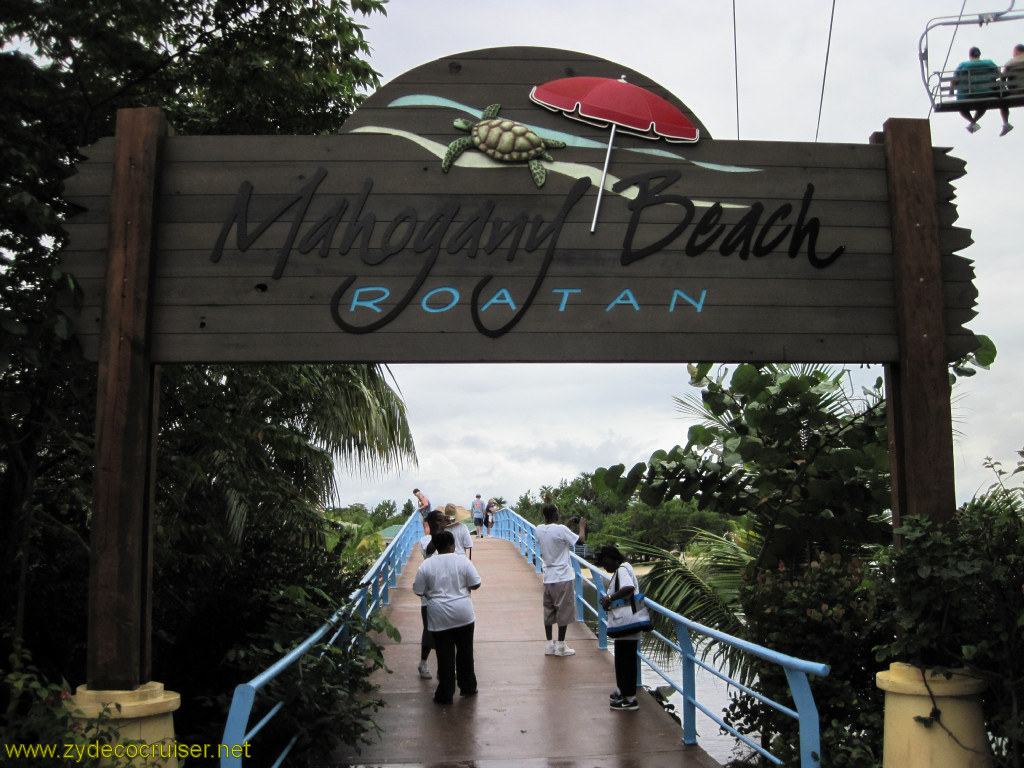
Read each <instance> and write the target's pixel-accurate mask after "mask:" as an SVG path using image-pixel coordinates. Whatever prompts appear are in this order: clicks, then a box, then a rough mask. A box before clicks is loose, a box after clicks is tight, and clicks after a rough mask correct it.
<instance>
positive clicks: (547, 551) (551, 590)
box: [537, 496, 587, 656]
mask: <svg viewBox="0 0 1024 768" xmlns="http://www.w3.org/2000/svg"><path fill="white" fill-rule="evenodd" d="M541 511H542V512H543V514H544V524H543V525H538V526H537V543H538V544H539V545H540V559H541V564H542V566H543V568H544V636H545V637H546V638H547V645H546V647H545V649H544V653H545V654H546V655H547V656H572V655H573V654H574V653H576V651H574V650H573V649H572V648H570V647H569V646H568V645H566V644H565V630H566V628H567V627H568V625H569V623H570V622H573V621H576V594H575V590H574V589H573V586H574V585H573V582H574V580H575V576H576V575H575V573H574V572H573V568H572V561H571V560H570V559H569V553H570V552H572V548H573V546H574V545H576V544H582V543H583V542H584V540H585V539H586V530H587V521H586V518H583V517H581V518H580V528H579V533H573V532H572V531H571V530H569V529H568V528H567V527H566V526H564V525H561V524H560V523H559V522H558V507H557V506H555V504H554V503H553V502H552V501H551V497H550V496H545V497H544V506H543V508H542V510H541ZM555 624H557V625H558V639H557V640H555V639H553V637H552V634H553V632H552V626H553V625H555Z"/></svg>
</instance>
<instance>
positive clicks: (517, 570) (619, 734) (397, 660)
mask: <svg viewBox="0 0 1024 768" xmlns="http://www.w3.org/2000/svg"><path fill="white" fill-rule="evenodd" d="M474 544H475V546H474V547H473V564H474V565H475V566H476V567H477V570H478V571H479V572H480V577H481V580H482V582H483V583H482V586H481V587H480V589H478V590H477V591H475V592H474V593H473V603H474V608H475V610H476V630H475V635H474V640H475V643H474V658H475V660H476V674H477V680H478V683H479V690H480V693H479V694H478V695H476V696H473V697H469V698H460V697H459V695H458V694H456V696H455V703H454V704H452V705H451V706H441V705H438V704H435V703H434V702H433V701H432V696H433V692H434V687H435V686H436V683H437V680H436V660H435V658H434V654H433V652H431V654H430V662H429V663H430V669H431V672H433V673H435V678H434V679H431V680H423V679H421V678H420V676H419V673H418V672H417V671H416V665H417V663H418V662H419V651H420V645H419V639H420V630H421V627H422V624H421V620H420V602H419V598H418V597H416V595H414V594H413V593H412V581H413V578H414V577H415V574H416V569H417V567H418V566H419V563H420V561H421V558H420V555H419V552H418V551H417V552H414V553H413V555H412V556H411V557H410V558H409V561H408V563H407V564H406V566H405V569H404V570H403V573H402V577H401V579H400V580H399V583H398V587H397V588H396V589H393V590H391V598H390V605H389V606H388V607H387V609H386V615H387V616H388V618H389V619H390V621H391V622H392V623H393V624H394V625H395V626H396V627H398V629H399V631H400V632H401V634H402V642H401V643H395V642H393V641H391V640H389V639H387V638H384V639H383V640H382V642H383V643H384V646H385V650H384V658H385V663H386V664H387V665H388V667H389V668H390V669H391V670H392V672H391V673H390V674H388V673H386V672H382V671H379V672H377V673H376V678H375V682H376V683H377V684H378V685H379V686H380V690H381V694H382V696H383V698H384V699H385V700H386V701H387V707H385V708H384V709H381V710H380V711H378V712H377V713H376V715H375V716H374V720H375V721H376V722H377V724H378V725H379V726H380V727H381V728H382V729H383V736H382V738H381V739H380V740H379V741H377V742H376V743H374V744H372V745H370V746H364V747H363V750H362V753H361V754H357V753H356V752H355V751H353V750H345V751H343V752H339V753H338V754H337V755H336V762H335V763H334V765H335V766H339V767H340V766H466V767H467V768H469V767H470V766H472V767H473V768H669V767H671V768H720V767H719V764H718V763H717V762H715V761H714V760H713V759H712V758H711V757H710V756H709V755H708V754H707V753H706V752H704V750H702V749H700V748H699V747H688V746H686V745H684V744H683V743H682V728H681V727H680V725H679V723H677V722H676V721H675V720H674V719H673V718H672V717H671V716H670V715H669V714H668V713H667V712H665V711H664V710H663V709H662V707H661V706H660V705H659V704H658V703H657V702H656V701H654V700H653V699H652V698H651V697H650V696H649V695H648V694H647V693H646V692H644V691H639V692H638V699H639V701H640V709H639V710H638V711H635V712H617V711H614V710H612V709H610V708H609V707H608V694H609V693H610V692H611V691H612V690H613V689H614V688H615V670H614V667H613V658H612V654H611V653H610V652H609V651H607V650H601V649H599V648H598V647H597V638H596V637H595V635H594V634H593V633H592V632H591V631H590V629H589V628H588V627H587V626H586V625H585V624H584V623H582V622H578V623H576V624H573V625H571V626H570V627H569V632H568V635H567V638H566V640H567V642H568V644H569V645H570V647H572V648H574V649H575V650H576V655H575V656H568V657H555V656H545V655H544V627H543V623H542V619H541V592H542V587H541V578H540V576H539V575H538V574H537V573H535V572H534V568H533V566H532V565H530V564H529V563H527V561H526V560H525V558H523V557H522V556H521V555H520V554H519V552H518V551H517V550H516V548H515V547H513V546H512V545H511V544H510V543H508V542H506V541H502V540H499V539H489V538H485V539H482V540H479V541H478V540H476V539H475V538H474Z"/></svg>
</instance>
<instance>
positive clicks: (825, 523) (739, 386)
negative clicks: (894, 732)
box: [598, 365, 892, 766]
mask: <svg viewBox="0 0 1024 768" xmlns="http://www.w3.org/2000/svg"><path fill="white" fill-rule="evenodd" d="M690 374H691V382H690V383H691V385H693V386H694V387H696V388H699V389H700V393H699V395H693V394H690V395H687V396H685V397H682V398H677V405H678V407H679V409H680V410H681V411H682V412H683V413H684V414H686V415H687V416H689V417H690V418H695V419H697V423H696V424H694V426H692V427H691V428H690V430H689V433H688V442H687V444H686V445H685V446H683V447H679V446H677V447H675V448H673V449H672V450H670V451H658V452H656V453H655V454H654V455H653V456H652V457H651V459H650V461H649V462H648V463H647V464H640V465H637V466H635V467H633V469H632V470H630V471H629V472H626V471H625V468H624V467H622V466H621V465H620V466H617V467H612V468H609V469H607V470H599V472H598V483H599V484H602V485H604V486H607V487H610V488H612V489H613V490H614V491H615V492H616V493H617V494H618V495H619V496H620V497H622V496H624V495H629V494H633V493H636V494H638V496H639V498H640V499H641V500H643V501H646V502H649V503H653V504H657V503H664V501H665V500H666V499H673V498H680V499H683V500H686V501H688V502H690V503H693V504H695V505H696V506H697V507H698V508H700V509H706V510H709V511H713V512H716V513H718V514H720V515H723V516H725V517H726V518H728V519H731V520H733V521H734V522H735V527H734V529H733V530H732V531H730V532H729V534H728V535H726V536H710V535H706V534H701V535H698V536H697V538H696V539H695V541H694V543H693V544H692V545H691V547H690V548H689V549H687V550H685V551H684V552H682V553H679V554H675V553H669V552H660V553H659V552H657V551H654V550H652V549H651V548H650V547H643V546H635V547H634V550H635V551H636V552H637V553H640V554H642V555H643V556H645V557H648V558H649V562H651V564H652V571H651V573H650V574H648V575H647V576H646V577H645V578H644V579H642V587H643V589H644V591H645V592H646V593H647V594H649V595H651V597H652V599H654V600H655V601H656V602H659V603H660V604H662V605H665V606H667V607H669V608H671V609H673V610H675V611H676V612H678V613H681V614H684V615H686V616H687V617H688V618H691V619H693V620H695V621H697V622H699V623H702V624H706V625H709V626H713V627H715V628H717V629H720V630H723V631H725V632H728V633H730V634H733V635H736V636H739V637H741V638H743V639H745V640H749V641H752V642H754V643H757V644H758V645H763V646H766V647H770V648H772V649H773V650H776V651H780V652H782V653H786V654H789V655H793V656H797V657H800V658H807V659H811V660H814V661H825V662H827V663H830V664H834V665H835V668H836V670H837V674H836V675H834V676H829V677H828V678H824V679H821V680H816V681H815V682H814V690H815V698H816V701H817V702H818V704H819V708H820V711H821V713H822V720H823V723H824V726H823V728H822V750H823V752H824V753H825V754H828V755H829V756H830V760H834V761H835V763H834V764H836V765H847V766H855V765H858V766H859V765H863V766H870V765H872V761H873V759H874V755H875V754H876V752H877V749H876V747H877V744H876V743H875V739H877V738H878V737H879V735H880V728H877V726H879V725H880V722H879V721H878V713H879V712H880V708H877V709H876V708H875V707H874V705H875V704H879V705H880V698H879V697H880V694H879V693H878V691H877V689H876V688H875V687H874V679H873V675H874V672H875V669H874V661H873V648H874V646H875V644H876V643H877V642H880V641H881V639H882V638H883V637H884V635H883V634H881V630H880V629H879V626H878V617H877V614H878V610H879V609H877V608H876V607H875V604H874V601H873V598H871V599H868V594H867V592H866V590H867V589H868V587H867V582H868V575H869V569H867V568H866V566H865V563H866V562H867V557H868V556H869V553H870V552H872V551H873V549H874V548H875V547H877V546H879V545H882V544H884V543H887V542H889V541H891V537H892V530H891V525H890V524H889V523H888V520H887V510H888V504H889V485H888V472H889V458H888V451H887V445H886V434H885V409H884V399H883V397H882V393H881V391H880V390H881V382H876V383H875V385H874V386H873V387H868V388H865V389H863V390H861V391H860V392H855V390H854V388H853V386H852V385H851V383H850V380H849V375H848V374H847V373H846V372H845V371H834V370H831V369H829V368H827V367H822V366H796V365H763V366H754V365H740V366H737V367H736V368H735V370H734V371H732V372H731V373H730V372H729V371H728V370H727V369H725V368H723V369H720V370H719V371H718V372H717V374H714V375H712V366H710V365H698V366H690ZM703 652H704V653H705V655H706V654H708V653H712V652H713V653H715V655H716V656H717V657H718V659H719V661H720V662H722V663H724V664H726V665H727V666H728V667H729V669H730V671H731V672H733V673H734V674H738V675H739V676H740V677H741V678H742V679H745V680H748V681H749V680H753V679H755V678H756V679H757V681H758V684H757V687H758V690H759V691H761V692H762V693H764V694H765V695H767V696H768V697H769V698H772V699H774V700H776V701H786V700H788V696H789V692H788V682H787V681H786V680H785V678H784V676H781V673H780V671H779V670H778V669H777V668H775V667H774V666H773V665H768V664H764V663H761V662H759V661H758V660H757V659H755V658H752V657H750V656H742V655H739V654H735V653H730V652H728V651H726V650H724V649H722V648H719V647H716V646H713V645H705V646H704V648H703ZM861 708H863V710H864V712H863V714H859V715H857V716H855V717H851V715H850V712H852V711H858V712H860V711H861ZM728 719H729V720H731V722H732V724H733V726H734V727H736V728H737V729H738V730H740V731H741V732H745V733H758V734H760V736H761V738H762V740H763V741H764V743H765V744H766V745H770V748H771V749H772V751H773V752H775V753H776V754H778V755H780V756H782V755H785V756H787V757H791V756H792V752H793V750H795V749H796V748H797V747H796V744H797V739H796V733H795V730H794V728H795V726H794V723H793V722H792V721H790V720H789V719H788V718H779V717H776V716H775V715H774V714H773V710H771V709H769V708H767V707H763V706H762V705H760V704H759V703H758V702H756V701H752V700H748V699H746V698H745V697H737V698H736V700H735V701H734V703H733V705H732V707H731V708H730V711H729V713H728ZM859 735H863V736H864V739H861V738H859ZM784 759H786V758H784Z"/></svg>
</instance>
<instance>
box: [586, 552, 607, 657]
mask: <svg viewBox="0 0 1024 768" xmlns="http://www.w3.org/2000/svg"><path fill="white" fill-rule="evenodd" d="M590 576H591V579H592V580H593V582H594V589H595V590H596V591H597V647H598V648H601V649H602V650H604V649H607V648H608V612H607V611H605V609H604V606H602V605H601V598H602V597H604V595H605V589H604V579H602V578H601V577H600V576H599V575H598V574H596V573H594V571H593V569H591V571H590Z"/></svg>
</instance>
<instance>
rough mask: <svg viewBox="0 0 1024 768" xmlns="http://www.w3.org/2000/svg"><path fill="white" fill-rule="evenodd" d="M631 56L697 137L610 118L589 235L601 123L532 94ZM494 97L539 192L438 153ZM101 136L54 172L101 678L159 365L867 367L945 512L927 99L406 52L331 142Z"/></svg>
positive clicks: (130, 625)
mask: <svg viewBox="0 0 1024 768" xmlns="http://www.w3.org/2000/svg"><path fill="white" fill-rule="evenodd" d="M623 75H625V77H626V80H627V81H628V82H629V83H632V84H635V85H638V86H641V87H643V88H645V89H647V90H649V91H651V92H653V93H654V94H656V95H658V96H660V97H662V98H663V99H665V100H667V101H668V102H669V103H670V104H671V105H673V106H674V107H675V108H676V109H678V110H679V111H680V112H681V113H682V114H683V115H685V116H686V117H687V118H688V119H689V121H690V122H691V123H692V125H693V126H694V127H695V128H696V130H697V133H698V134H699V136H698V141H696V142H695V143H686V144H673V143H666V142H663V141H660V140H659V141H648V140H646V139H643V138H638V137H635V136H633V135H623V134H617V135H616V138H615V140H614V154H613V155H610V156H609V157H610V160H611V163H610V167H609V169H608V173H609V176H608V179H607V180H606V183H605V185H604V187H603V195H604V200H603V202H602V204H601V209H600V217H599V219H598V220H597V221H596V224H595V225H594V227H593V230H594V231H591V228H592V227H591V217H592V214H593V210H594V202H595V198H596V195H597V184H599V183H600V181H601V176H600V170H601V168H602V164H603V163H604V161H605V158H606V152H607V149H606V145H607V143H608V141H609V130H608V128H607V127H601V126H597V125H591V124H589V123H582V122H578V121H574V120H568V119H566V116H565V115H564V114H562V113H560V112H558V111H551V110H549V109H546V108H544V107H543V106H542V105H539V104H537V103H535V102H534V101H531V99H530V93H531V90H532V89H533V87H534V86H537V85H540V84H541V83H544V82H547V81H551V80H556V79H560V78H566V77H583V76H586V77H600V78H609V79H618V78H620V76H623ZM492 105H498V106H497V107H492ZM489 107H492V108H491V109H490V110H488V108H489ZM485 110H486V115H485ZM493 112H496V113H497V115H498V117H499V118H501V119H505V120H508V121H513V122H515V123H518V124H522V125H523V126H524V128H523V130H528V131H531V132H532V133H531V135H530V136H531V137H530V138H529V139H528V140H529V141H534V142H536V141H543V142H546V144H547V145H548V146H546V147H545V148H546V149H547V154H548V157H547V159H544V158H538V159H539V160H540V161H541V163H542V165H543V167H544V169H545V174H546V178H544V181H543V185H541V186H538V183H537V180H536V179H535V177H534V174H533V173H532V172H531V169H530V168H529V167H528V165H527V163H526V162H525V161H508V159H507V158H504V157H501V158H499V159H497V160H495V159H493V158H492V157H490V156H488V155H486V154H485V153H484V152H482V151H479V149H478V148H476V147H475V146H474V147H471V148H469V149H466V150H465V151H463V152H462V153H461V154H460V155H459V156H458V158H457V159H456V160H455V162H454V163H453V164H452V165H451V167H449V168H447V169H443V168H442V160H443V158H444V156H445V153H446V152H447V150H448V148H449V146H450V145H451V144H452V143H453V142H455V141H456V140H458V139H460V138H464V137H466V136H467V135H468V134H467V133H466V132H465V128H466V125H465V124H460V125H457V124H456V121H457V120H465V121H468V123H470V124H472V123H476V122H479V121H480V120H482V119H484V118H485V117H486V116H488V115H491V113H493ZM117 130H118V133H117V136H116V137H114V138H111V139H105V140H102V141H100V142H98V143H97V144H96V145H94V146H93V147H89V148H86V149H84V150H83V154H84V155H85V156H86V157H87V160H86V161H85V162H83V163H82V164H81V165H80V166H79V173H78V175H77V176H75V177H73V178H72V179H70V180H69V183H68V196H69V197H70V199H72V200H73V201H74V202H76V203H78V204H79V205H80V206H81V207H82V208H83V213H81V214H80V215H78V216H76V217H75V218H74V219H72V220H71V221H70V222H69V224H68V227H67V228H68V231H69V235H70V238H69V243H68V246H67V248H66V249H65V251H64V254H63V267H64V269H65V270H67V271H69V272H71V273H73V274H74V275H75V276H76V278H77V280H78V283H79V284H80V285H81V286H82V288H83V292H84V301H83V302H82V303H81V304H80V305H77V306H75V305H72V303H71V302H70V300H69V301H68V303H67V306H68V311H69V314H71V315H72V318H73V322H74V326H75V332H76V334H77V337H78V338H79V339H80V341H81V344H82V347H83V349H84V351H85V353H86V355H88V356H89V357H92V358H95V359H98V360H99V366H100V404H99V415H98V422H97V462H96V463H97V491H96V511H95V529H96V531H97V532H98V534H97V535H96V536H94V560H93V570H92V586H91V589H90V595H91V597H90V635H89V638H90V661H89V665H90V666H89V684H90V686H91V687H100V688H131V687H134V686H137V685H138V682H139V679H140V675H141V676H142V678H143V679H145V676H146V674H147V671H148V633H149V629H148V618H147V608H146V600H147V597H146V596H147V595H148V584H147V582H146V579H147V578H148V577H147V573H148V570H147V568H148V565H147V564H148V557H149V554H148V549H147V544H146V542H147V541H148V536H149V534H148V528H147V525H146V520H147V519H148V516H147V514H146V513H145V511H144V510H145V509H146V508H147V502H148V491H147V490H146V489H147V488H148V487H149V485H150V481H149V477H150V474H151V473H150V465H149V459H148V458H147V457H148V456H149V455H150V453H149V451H148V446H149V445H150V441H151V438H152V422H151V410H152V408H153V401H154V395H153V393H154V392H155V391H156V386H155V384H154V381H153V376H152V373H153V366H154V365H156V364H160V363H176V362H214V361H217V362H275V361H281V362H284V361H290V362H294V361H306V362H321V361H339V362H344V361H386V362H392V363H399V362H524V361H530V362H699V361H712V362H715V361H722V360H727V361H735V362H742V361H751V362H760V361H779V362H785V361H794V362H805V361H811V362H814V361H820V362H837V363H884V364H886V366H887V383H888V386H889V387H890V411H889V412H890V419H891V422H892V424H891V426H892V429H891V430H890V433H891V443H892V445H891V449H892V451H891V452H892V456H893V485H894V504H893V506H894V510H895V512H896V514H897V516H898V515H899V514H900V513H901V512H904V513H906V512H915V511H920V512H922V513H924V514H929V515H932V516H934V517H939V518H942V519H946V518H947V517H948V516H949V515H951V514H952V511H953V507H954V493H953V479H952V478H953V472H952V436H951V419H950V417H949V384H948V379H947V375H946V365H947V362H948V361H950V360H955V359H957V358H959V357H962V356H963V355H964V354H966V353H968V352H970V351H971V350H973V349H975V348H976V347H977V346H978V343H977V340H976V339H975V337H974V334H973V333H972V332H971V331H970V330H968V329H967V328H966V323H967V322H968V321H969V320H970V319H971V318H972V317H973V316H974V314H975V311H974V303H975V300H976V297H977V292H976V290H975V288H974V285H973V282H972V281H973V277H974V273H973V268H972V266H971V263H970V261H968V260H967V259H965V258H963V257H962V256H959V255H957V253H956V252H957V251H958V250H960V249H962V248H964V247H966V246H967V245H969V244H970V242H971V240H970V233H969V231H968V230H965V229H961V228H958V227H956V226H955V222H956V219H957V213H956V208H955V205H954V204H953V202H952V200H953V187H952V184H951V182H952V181H953V180H954V179H956V178H957V177H959V176H961V175H963V173H964V163H963V162H962V161H961V160H958V159H956V158H953V157H951V156H950V155H949V154H948V153H947V152H946V151H945V150H941V149H935V148H933V147H932V146H931V139H930V134H929V132H928V124H927V122H926V121H921V120H896V119H893V120H889V121H888V122H887V123H886V125H885V128H884V131H883V132H881V133H880V134H878V135H876V136H875V137H872V141H871V142H869V143H866V144H863V145H855V144H817V143H815V144H809V143H793V142H760V141H718V140H713V139H712V138H711V137H710V136H709V135H708V133H707V130H706V129H705V127H704V126H703V124H702V123H701V121H700V120H699V118H698V117H697V116H696V115H694V114H693V113H692V111H691V110H690V109H689V108H687V106H686V105H685V104H684V103H683V102H682V101H680V100H679V99H678V98H676V97H675V96H674V95H672V94H670V93H668V92H666V91H665V89H663V88H661V87H660V86H659V85H658V84H657V83H654V82H652V81H650V79H649V78H646V77H645V76H643V75H642V74H641V73H638V72H634V71H631V70H629V69H627V68H624V67H622V66H621V65H618V64H615V63H613V62H609V61H607V60H604V59H599V58H595V57H592V56H588V55H585V54H580V53H574V52H569V51H562V50H558V49H548V48H527V47H523V48H497V49H486V50H480V51H472V52H467V53H462V54H457V55H454V56H450V57H445V58H442V59H438V60H436V61H433V62H430V63H427V64H424V65H423V66H420V67H417V68H415V69H413V70H411V71H410V72H408V73H406V74H405V75H403V76H401V77H399V78H397V79H396V80H394V81H392V82H391V83H389V84H388V85H386V86H385V87H383V88H382V89H380V91H378V92H377V93H375V94H374V95H373V96H372V97H370V98H369V99H368V100H367V101H366V102H365V103H364V104H363V105H362V106H361V107H360V109H359V110H357V112H356V113H355V114H354V115H353V116H352V117H351V118H350V119H349V121H348V122H347V123H346V125H345V129H344V131H343V132H342V133H341V134H340V135H336V136H174V135H173V132H172V131H171V129H170V128H169V127H168V126H167V125H166V123H165V121H164V120H163V117H162V115H161V114H160V113H159V112H158V111H156V110H126V111H124V112H122V113H121V114H120V115H119V120H118V129H117ZM498 130H499V131H506V132H507V131H512V130H518V129H514V128H513V127H512V125H511V123H505V124H502V126H500V127H499V129H498ZM561 144H564V146H560V145H561ZM485 148H486V147H485ZM499 154H500V151H499ZM908 393H910V394H908Z"/></svg>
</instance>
